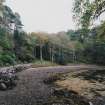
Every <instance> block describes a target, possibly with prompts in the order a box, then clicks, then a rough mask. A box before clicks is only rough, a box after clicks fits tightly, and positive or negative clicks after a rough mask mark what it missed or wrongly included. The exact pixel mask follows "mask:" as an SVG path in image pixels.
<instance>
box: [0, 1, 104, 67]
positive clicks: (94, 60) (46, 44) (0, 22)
mask: <svg viewBox="0 0 105 105" xmlns="http://www.w3.org/2000/svg"><path fill="white" fill-rule="evenodd" d="M4 2H5V1H4V0H1V3H0V66H9V65H15V64H20V63H30V62H35V61H37V60H40V61H43V60H47V61H51V62H56V63H57V64H62V65H66V64H68V63H88V64H99V65H104V64H105V60H104V58H105V53H104V51H105V38H104V34H105V33H104V30H105V29H104V26H105V22H104V21H103V22H101V24H100V25H98V26H95V27H92V28H88V27H89V21H91V20H92V19H91V17H93V16H90V15H91V14H88V12H89V11H91V10H89V9H90V8H89V6H88V5H89V2H88V0H85V1H84V3H83V4H84V5H87V6H88V7H87V8H86V10H84V11H86V12H85V13H84V14H82V15H81V10H82V7H80V6H81V5H82V2H80V0H77V1H75V4H74V8H73V9H74V10H73V12H74V17H77V15H78V16H79V15H81V16H80V18H78V17H77V18H76V19H77V22H78V21H80V20H79V19H81V21H80V22H81V23H77V24H80V28H78V29H77V30H68V31H67V32H65V31H62V32H58V33H47V32H31V33H27V32H25V31H24V30H23V29H22V27H24V25H23V24H22V22H21V17H20V15H19V13H14V12H13V11H12V9H11V8H10V7H8V6H6V5H4ZM99 5H101V4H100V2H99ZM100 9H101V7H100ZM78 10H80V11H78ZM101 11H102V10H96V11H95V12H96V17H98V14H99V15H100V14H101ZM85 15H86V16H85ZM87 16H88V18H87ZM94 16H95V14H94ZM96 17H95V18H96ZM85 21H86V22H87V23H86V22H85ZM84 23H86V24H84ZM90 23H91V22H90Z"/></svg>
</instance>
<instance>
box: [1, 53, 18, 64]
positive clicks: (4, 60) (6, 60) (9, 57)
mask: <svg viewBox="0 0 105 105" xmlns="http://www.w3.org/2000/svg"><path fill="white" fill-rule="evenodd" d="M15 60H16V57H15V55H14V54H11V53H2V54H0V65H1V66H3V65H7V66H8V65H13V64H14V63H15Z"/></svg>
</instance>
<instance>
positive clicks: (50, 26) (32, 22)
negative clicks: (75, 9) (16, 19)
mask: <svg viewBox="0 0 105 105" xmlns="http://www.w3.org/2000/svg"><path fill="white" fill-rule="evenodd" d="M7 4H8V5H9V6H10V7H11V8H12V9H13V10H14V11H15V12H18V13H19V14H20V15H21V20H22V22H23V24H24V28H25V30H26V31H28V32H32V31H48V32H58V31H66V30H68V29H73V28H74V24H73V21H72V0H7Z"/></svg>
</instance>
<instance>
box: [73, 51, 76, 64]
mask: <svg viewBox="0 0 105 105" xmlns="http://www.w3.org/2000/svg"><path fill="white" fill-rule="evenodd" d="M75 60H76V55H75V50H73V63H75Z"/></svg>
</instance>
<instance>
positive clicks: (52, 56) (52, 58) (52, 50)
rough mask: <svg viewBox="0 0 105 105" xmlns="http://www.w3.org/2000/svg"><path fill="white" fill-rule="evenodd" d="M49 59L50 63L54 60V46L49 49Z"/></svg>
mask: <svg viewBox="0 0 105 105" xmlns="http://www.w3.org/2000/svg"><path fill="white" fill-rule="evenodd" d="M51 53H52V54H51V61H52V63H53V62H54V48H53V47H52V49H51Z"/></svg>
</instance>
